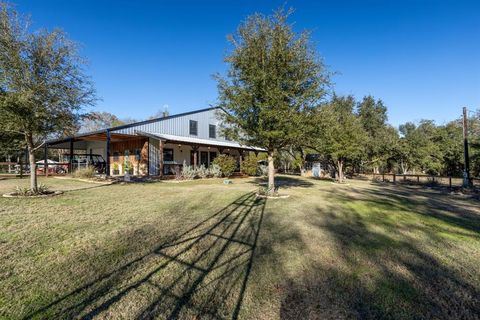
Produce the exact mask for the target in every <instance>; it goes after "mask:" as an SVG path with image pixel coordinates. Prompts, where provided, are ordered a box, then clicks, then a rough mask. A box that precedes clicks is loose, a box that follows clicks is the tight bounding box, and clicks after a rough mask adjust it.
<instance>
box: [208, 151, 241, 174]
mask: <svg viewBox="0 0 480 320" xmlns="http://www.w3.org/2000/svg"><path fill="white" fill-rule="evenodd" d="M213 164H216V165H218V166H219V167H220V171H221V172H222V175H223V176H224V177H230V176H231V175H232V173H233V171H235V168H236V167H237V161H235V159H234V158H233V157H231V156H229V155H226V154H221V155H219V156H218V157H216V158H215V160H213Z"/></svg>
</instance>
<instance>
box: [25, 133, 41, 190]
mask: <svg viewBox="0 0 480 320" xmlns="http://www.w3.org/2000/svg"><path fill="white" fill-rule="evenodd" d="M25 140H26V142H27V149H28V162H29V163H30V191H32V192H33V193H37V191H38V187H37V164H36V163H35V154H34V150H33V148H34V145H33V137H32V135H31V134H27V135H26V136H25Z"/></svg>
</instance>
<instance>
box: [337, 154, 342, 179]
mask: <svg viewBox="0 0 480 320" xmlns="http://www.w3.org/2000/svg"><path fill="white" fill-rule="evenodd" d="M337 167H338V178H337V180H338V183H342V182H343V160H337Z"/></svg>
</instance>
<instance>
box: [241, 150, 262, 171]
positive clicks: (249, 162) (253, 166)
mask: <svg viewBox="0 0 480 320" xmlns="http://www.w3.org/2000/svg"><path fill="white" fill-rule="evenodd" d="M240 170H241V171H242V173H244V174H246V175H249V176H256V175H258V158H257V156H256V155H255V154H250V155H248V156H246V157H245V159H244V160H243V161H242V165H241V168H240Z"/></svg>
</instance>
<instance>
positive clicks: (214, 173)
mask: <svg viewBox="0 0 480 320" xmlns="http://www.w3.org/2000/svg"><path fill="white" fill-rule="evenodd" d="M208 172H209V176H211V177H214V178H220V177H221V176H222V170H221V169H220V166H218V165H217V164H215V163H214V164H212V165H211V166H210V168H208Z"/></svg>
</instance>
